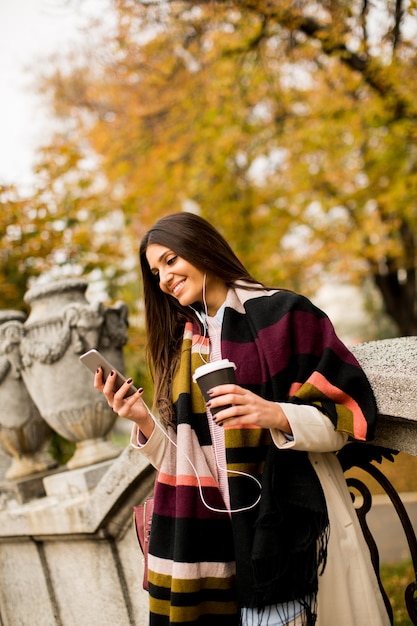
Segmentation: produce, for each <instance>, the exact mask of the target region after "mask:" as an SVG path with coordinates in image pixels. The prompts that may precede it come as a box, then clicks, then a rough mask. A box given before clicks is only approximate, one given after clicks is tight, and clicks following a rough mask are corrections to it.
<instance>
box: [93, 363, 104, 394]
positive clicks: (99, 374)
mask: <svg viewBox="0 0 417 626" xmlns="http://www.w3.org/2000/svg"><path fill="white" fill-rule="evenodd" d="M103 386H104V381H103V369H102V368H101V367H99V368H98V369H97V370H96V373H95V374H94V387H95V388H96V389H98V390H99V391H101V390H102V388H103Z"/></svg>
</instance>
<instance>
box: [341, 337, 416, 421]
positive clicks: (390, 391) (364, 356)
mask: <svg viewBox="0 0 417 626" xmlns="http://www.w3.org/2000/svg"><path fill="white" fill-rule="evenodd" d="M350 349H351V351H352V352H353V354H354V355H355V356H356V358H357V359H358V361H359V363H360V364H361V365H362V367H363V369H364V371H365V373H366V375H367V376H368V379H369V381H370V383H371V385H372V388H373V390H374V393H375V397H376V400H377V404H378V410H379V413H380V414H381V415H386V416H391V417H397V418H398V417H400V418H404V419H407V420H411V421H414V422H417V402H416V399H417V337H398V338H395V339H383V340H379V341H371V342H368V343H362V344H358V345H356V346H351V347H350Z"/></svg>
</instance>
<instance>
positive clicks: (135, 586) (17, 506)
mask: <svg viewBox="0 0 417 626" xmlns="http://www.w3.org/2000/svg"><path fill="white" fill-rule="evenodd" d="M36 480H37V478H32V479H27V480H26V481H20V483H16V484H15V485H14V486H10V488H9V492H8V493H6V492H5V491H4V490H3V491H2V494H3V498H7V503H6V504H4V503H3V504H4V508H3V510H2V511H1V512H0V542H1V545H0V555H1V556H0V579H1V581H2V582H1V585H0V623H1V625H2V626H130V625H132V626H144V625H145V624H147V622H148V615H147V613H148V610H147V594H146V592H145V591H143V590H142V587H141V582H142V575H143V567H142V557H141V552H140V548H139V546H138V543H137V539H136V534H135V530H134V526H133V516H132V507H133V506H134V505H135V504H139V503H140V502H142V501H143V500H144V499H145V498H146V497H147V496H148V494H149V493H150V492H151V490H152V486H153V481H154V471H153V470H152V469H151V468H150V466H149V465H148V464H147V462H146V461H145V460H144V459H143V458H142V457H141V455H140V454H138V453H137V451H135V450H133V449H132V448H127V449H125V450H124V451H123V452H122V453H121V454H120V456H119V457H118V458H117V459H115V460H112V461H106V462H103V463H99V464H96V465H94V466H90V467H88V468H82V469H76V470H71V471H63V472H56V473H53V474H51V475H50V476H48V477H46V478H43V480H42V482H43V485H44V489H45V495H44V496H43V497H41V498H36V499H29V500H28V501H27V502H19V500H24V499H26V497H28V493H30V491H31V488H32V489H33V485H32V486H30V485H29V484H28V483H30V482H32V483H33V482H36ZM25 483H26V484H25ZM13 487H14V488H13Z"/></svg>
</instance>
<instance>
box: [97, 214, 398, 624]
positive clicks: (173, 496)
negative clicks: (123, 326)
mask: <svg viewBox="0 0 417 626" xmlns="http://www.w3.org/2000/svg"><path fill="white" fill-rule="evenodd" d="M140 261H141V269H142V276H143V285H144V299H145V313H146V327H147V338H148V354H149V360H150V365H151V368H152V371H153V375H154V381H155V402H154V407H153V411H154V412H155V413H156V412H158V414H159V418H158V420H157V419H156V418H155V417H154V415H153V414H152V413H151V412H150V411H149V410H148V409H147V407H146V406H145V404H144V403H143V401H142V399H141V396H142V393H143V390H142V389H140V390H139V391H138V392H137V393H136V394H135V395H133V396H131V397H125V394H126V391H127V389H128V387H129V385H131V384H132V381H131V380H129V381H128V382H127V383H125V385H124V387H122V388H121V389H120V390H119V391H118V392H116V393H113V385H112V376H109V378H108V379H107V380H106V381H103V379H102V372H101V371H98V372H97V374H96V377H95V386H96V387H97V388H98V389H100V390H101V391H102V392H103V393H104V394H105V396H106V398H107V401H108V403H109V405H110V406H112V407H113V409H114V410H115V411H116V412H117V413H118V414H119V415H120V416H122V417H125V418H128V419H130V420H132V421H133V422H134V425H133V431H132V445H133V446H135V447H137V448H139V449H140V450H141V451H142V453H143V454H145V455H146V456H147V458H148V459H149V461H150V462H151V463H152V464H153V465H154V466H155V467H156V468H157V470H158V473H157V479H156V483H155V492H154V496H155V500H154V515H153V521H152V532H151V540H150V548H149V609H150V624H151V625H152V626H166V625H168V624H187V626H192V625H199V626H212V625H216V626H232V625H233V626H235V625H238V624H243V625H252V624H256V625H265V624H268V625H272V626H283V625H287V624H294V625H295V624H297V625H298V624H300V625H308V626H312V625H314V624H316V625H317V626H333V625H334V624H340V625H341V626H359V625H361V626H362V625H365V624H366V626H382V625H383V626H388V624H389V620H388V617H387V614H386V611H385V607H384V603H383V600H382V597H381V594H380V592H379V588H378V584H377V580H376V577H375V574H374V571H373V568H372V565H371V562H370V558H369V551H368V548H367V546H366V543H365V541H364V538H363V536H362V534H361V530H360V526H359V524H358V521H357V517H356V513H355V511H354V510H353V507H352V502H351V498H350V495H349V493H348V490H347V487H346V483H345V480H344V477H343V473H342V470H341V467H340V465H339V462H338V460H337V457H336V455H335V454H334V453H335V451H337V450H339V449H341V448H342V447H343V446H344V445H345V444H346V443H347V442H348V440H349V439H352V440H353V439H356V440H360V441H366V440H368V439H371V438H372V436H373V432H374V427H375V420H376V406H375V400H374V396H373V393H372V390H371V388H370V386H369V383H368V381H367V379H366V377H365V375H364V373H363V371H362V369H361V368H360V366H359V364H358V363H357V361H356V360H355V358H354V357H353V355H352V354H351V353H350V352H349V351H348V349H347V348H346V347H345V346H344V345H343V344H342V342H341V341H340V340H339V339H338V338H337V336H336V335H335V332H334V329H333V327H332V325H331V323H330V321H329V319H328V318H327V316H326V315H325V314H324V313H323V312H322V311H320V310H319V309H317V308H316V307H315V306H314V305H313V304H312V303H311V302H310V301H309V300H307V299H306V298H304V297H303V296H300V295H297V294H294V293H292V292H289V291H283V290H278V289H269V288H266V287H264V286H263V285H262V284H260V283H259V282H258V281H256V280H255V279H254V278H253V277H252V276H251V275H250V274H249V273H248V272H247V270H246V269H245V267H244V266H243V265H242V263H241V262H240V261H239V259H238V258H237V257H236V255H235V254H234V253H233V251H232V250H231V248H230V247H229V245H228V243H227V242H226V241H225V239H224V238H223V237H222V236H221V235H220V234H219V232H218V231H217V230H216V229H215V228H213V227H212V226H211V225H210V224H209V223H208V222H206V221H205V220H203V219H202V218H200V217H198V216H196V215H194V214H191V213H174V214H172V215H167V216H166V217H163V218H162V219H161V220H159V221H158V222H157V223H156V224H155V225H154V226H153V227H152V228H151V229H150V230H149V232H148V233H147V234H146V235H145V237H144V238H143V240H142V242H141V246H140ZM221 358H228V359H229V360H230V361H233V362H234V363H235V365H236V380H237V383H236V384H227V385H220V386H217V387H214V388H213V389H211V391H210V397H211V399H210V401H209V402H208V403H207V405H206V404H205V402H204V400H203V397H202V394H201V392H200V391H199V388H198V386H197V384H196V383H194V382H193V373H194V371H195V369H196V368H197V367H198V366H200V365H202V364H203V363H206V362H208V361H214V360H218V359H221ZM226 405H228V408H224V409H222V410H221V411H220V412H218V413H217V414H216V416H215V418H213V416H212V413H211V409H213V408H215V407H226Z"/></svg>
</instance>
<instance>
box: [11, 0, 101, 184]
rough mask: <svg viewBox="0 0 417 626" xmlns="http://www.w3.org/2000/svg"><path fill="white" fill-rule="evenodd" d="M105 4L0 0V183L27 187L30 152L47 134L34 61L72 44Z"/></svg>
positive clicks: (98, 1) (97, 0)
mask: <svg viewBox="0 0 417 626" xmlns="http://www.w3.org/2000/svg"><path fill="white" fill-rule="evenodd" d="M105 4H106V2H105V0H0V79H1V83H0V84H1V92H0V93H1V98H0V183H3V184H4V183H6V184H7V183H13V184H15V185H16V186H17V187H18V188H19V187H21V186H25V185H26V184H28V183H30V180H31V175H30V172H31V165H32V162H33V154H34V148H35V146H36V145H37V144H38V143H39V141H40V140H41V139H42V137H44V136H45V133H46V132H47V129H48V123H47V117H46V115H45V111H44V110H43V108H42V101H41V100H40V99H39V98H38V97H36V95H35V94H34V92H33V90H32V81H33V71H32V73H31V72H30V68H31V67H32V68H33V67H34V65H35V62H38V63H39V59H41V58H42V57H45V56H46V55H48V54H51V53H53V52H54V51H58V50H62V49H64V48H65V47H66V46H68V45H69V44H70V42H72V41H74V40H76V38H77V36H79V35H78V27H79V26H80V24H81V23H82V22H83V21H85V19H86V16H88V15H91V14H92V13H93V12H94V10H96V11H97V8H98V5H100V10H101V9H102V8H103V5H104V6H105Z"/></svg>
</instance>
